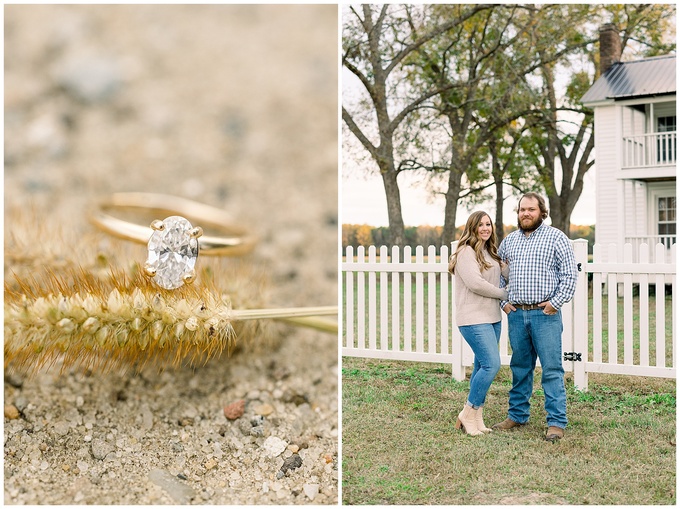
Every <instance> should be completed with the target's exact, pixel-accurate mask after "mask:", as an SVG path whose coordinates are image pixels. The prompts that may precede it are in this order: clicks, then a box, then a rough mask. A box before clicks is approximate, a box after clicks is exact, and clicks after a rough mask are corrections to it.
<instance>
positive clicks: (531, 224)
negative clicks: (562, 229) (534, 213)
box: [517, 216, 543, 232]
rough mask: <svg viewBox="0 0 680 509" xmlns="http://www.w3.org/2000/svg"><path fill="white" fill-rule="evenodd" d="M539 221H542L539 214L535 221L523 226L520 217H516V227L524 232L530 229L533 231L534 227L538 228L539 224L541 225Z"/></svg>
mask: <svg viewBox="0 0 680 509" xmlns="http://www.w3.org/2000/svg"><path fill="white" fill-rule="evenodd" d="M541 223H543V218H542V217H540V216H539V217H538V218H537V219H536V221H533V222H532V223H530V224H529V226H526V227H525V226H522V221H521V220H520V218H519V217H518V218H517V227H518V228H519V229H520V230H522V231H525V232H532V231H534V230H535V229H536V228H538V227H539V226H541Z"/></svg>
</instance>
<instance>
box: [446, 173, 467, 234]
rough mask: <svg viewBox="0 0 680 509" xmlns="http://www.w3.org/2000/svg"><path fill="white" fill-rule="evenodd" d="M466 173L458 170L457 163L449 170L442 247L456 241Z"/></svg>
mask: <svg viewBox="0 0 680 509" xmlns="http://www.w3.org/2000/svg"><path fill="white" fill-rule="evenodd" d="M464 173H465V172H464V171H463V170H461V169H459V168H457V162H455V161H454V163H453V164H451V168H450V170H449V186H448V188H447V189H446V195H445V196H446V205H445V206H444V230H443V231H442V245H449V244H451V242H453V241H454V240H456V238H455V237H456V211H457V210H458V199H459V198H460V187H461V186H460V184H461V181H462V179H463V174H464Z"/></svg>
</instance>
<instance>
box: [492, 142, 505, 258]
mask: <svg viewBox="0 0 680 509" xmlns="http://www.w3.org/2000/svg"><path fill="white" fill-rule="evenodd" d="M496 149H497V146H496V141H495V140H494V139H491V140H489V150H490V151H491V175H492V176H493V183H494V188H495V190H496V218H495V219H494V225H495V227H496V241H497V242H498V245H499V246H500V244H501V241H502V240H503V238H505V229H504V228H503V202H504V201H505V197H504V196H503V169H502V168H501V163H500V161H499V160H498V153H497V151H496Z"/></svg>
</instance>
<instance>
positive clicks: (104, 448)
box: [90, 438, 113, 460]
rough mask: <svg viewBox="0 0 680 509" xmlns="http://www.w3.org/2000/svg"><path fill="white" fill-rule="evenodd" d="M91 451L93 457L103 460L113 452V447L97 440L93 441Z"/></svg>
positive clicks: (99, 439)
mask: <svg viewBox="0 0 680 509" xmlns="http://www.w3.org/2000/svg"><path fill="white" fill-rule="evenodd" d="M90 450H91V451H92V456H94V457H95V458H96V459H98V460H103V459H104V458H106V456H107V455H108V454H109V453H111V452H113V446H111V444H109V443H108V442H106V441H104V440H102V439H101V438H95V439H93V440H92V445H91V446H90Z"/></svg>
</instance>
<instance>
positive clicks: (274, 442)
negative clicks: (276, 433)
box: [262, 437, 288, 458]
mask: <svg viewBox="0 0 680 509" xmlns="http://www.w3.org/2000/svg"><path fill="white" fill-rule="evenodd" d="M286 447H288V444H287V443H286V442H284V441H283V440H281V439H280V438H278V437H267V439H266V440H265V441H264V443H263V444H262V448H263V449H264V450H265V452H266V453H267V454H268V455H270V456H271V457H273V458H275V457H276V456H278V455H279V454H281V453H282V452H283V451H285V450H286Z"/></svg>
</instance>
